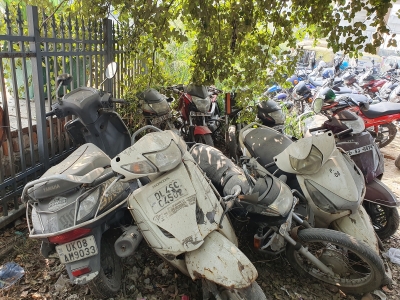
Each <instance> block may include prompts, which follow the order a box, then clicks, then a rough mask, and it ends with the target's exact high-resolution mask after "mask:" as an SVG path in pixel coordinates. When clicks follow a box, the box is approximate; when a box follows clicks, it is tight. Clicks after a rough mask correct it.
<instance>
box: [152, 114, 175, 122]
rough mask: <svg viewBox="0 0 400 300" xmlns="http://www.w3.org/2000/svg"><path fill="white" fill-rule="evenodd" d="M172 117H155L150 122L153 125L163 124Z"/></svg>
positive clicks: (167, 115) (168, 115)
mask: <svg viewBox="0 0 400 300" xmlns="http://www.w3.org/2000/svg"><path fill="white" fill-rule="evenodd" d="M170 117H171V116H170V114H166V115H163V116H161V117H155V118H153V119H151V120H150V122H151V124H153V125H155V124H159V123H161V122H162V121H165V120H168V119H169V118H170Z"/></svg>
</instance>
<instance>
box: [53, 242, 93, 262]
mask: <svg viewBox="0 0 400 300" xmlns="http://www.w3.org/2000/svg"><path fill="white" fill-rule="evenodd" d="M56 250H57V253H58V255H59V256H60V261H61V263H63V264H67V263H71V262H74V261H77V260H81V259H84V258H87V257H91V256H93V255H96V254H98V253H99V252H98V251H97V245H96V240H95V239H94V236H93V235H89V236H87V237H84V238H81V239H79V240H75V241H73V242H70V243H66V244H63V245H58V246H56Z"/></svg>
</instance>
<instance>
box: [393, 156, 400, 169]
mask: <svg viewBox="0 0 400 300" xmlns="http://www.w3.org/2000/svg"><path fill="white" fill-rule="evenodd" d="M394 165H395V166H396V167H397V168H399V169H400V155H399V156H397V158H396V160H395V161H394Z"/></svg>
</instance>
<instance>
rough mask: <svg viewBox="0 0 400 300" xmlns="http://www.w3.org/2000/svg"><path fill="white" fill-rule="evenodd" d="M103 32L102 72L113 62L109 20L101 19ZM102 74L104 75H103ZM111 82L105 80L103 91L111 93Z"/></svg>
mask: <svg viewBox="0 0 400 300" xmlns="http://www.w3.org/2000/svg"><path fill="white" fill-rule="evenodd" d="M103 32H104V42H105V45H104V51H105V54H104V70H105V68H106V67H107V65H108V64H109V63H110V62H112V61H114V40H113V32H112V21H111V20H110V19H103ZM103 74H104V73H103ZM112 83H113V80H106V81H105V82H104V90H105V91H108V92H112V90H113V86H112Z"/></svg>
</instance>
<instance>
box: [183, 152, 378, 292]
mask: <svg viewBox="0 0 400 300" xmlns="http://www.w3.org/2000/svg"><path fill="white" fill-rule="evenodd" d="M190 152H191V153H192V155H193V157H194V158H195V161H196V162H197V163H198V164H199V166H200V167H201V168H202V169H203V171H204V172H205V173H206V174H207V176H208V177H209V178H210V179H211V181H212V183H213V184H214V185H215V187H216V188H217V189H218V190H219V191H220V192H221V193H223V194H224V195H229V194H231V193H232V191H233V190H236V189H237V188H238V186H239V187H240V188H239V190H240V191H241V193H242V195H240V196H239V201H232V203H231V206H232V209H231V210H230V214H232V215H233V216H234V219H235V220H238V223H240V224H245V226H246V232H249V230H250V234H251V235H254V237H253V243H254V247H255V249H257V250H258V251H261V252H264V253H268V254H269V255H280V254H281V253H282V252H284V251H285V252H286V257H287V259H288V261H289V263H290V264H291V265H292V266H293V268H295V269H296V270H297V271H298V272H299V273H300V274H301V275H303V276H305V275H308V276H311V277H313V278H315V279H318V280H320V281H322V282H325V283H328V284H332V285H336V286H338V287H339V288H340V289H341V290H342V291H344V292H349V293H355V294H358V293H365V292H368V291H373V290H375V289H377V288H379V286H380V285H382V284H383V282H384V276H385V274H384V266H383V262H382V260H381V259H380V258H379V256H378V255H377V254H376V253H375V252H374V251H373V250H372V249H370V248H369V246H368V245H366V244H365V243H364V242H361V241H360V240H357V239H355V238H354V237H351V236H349V235H347V234H345V233H342V232H337V231H334V230H330V229H324V228H311V226H310V224H309V222H311V223H313V214H312V211H310V206H308V205H307V203H306V201H304V200H303V199H302V198H303V197H302V196H301V194H299V193H298V192H296V191H293V190H292V191H291V190H290V188H289V187H288V186H287V185H286V184H285V183H284V182H282V181H281V180H279V179H278V178H276V177H275V176H273V175H271V174H270V173H268V172H267V173H265V174H264V176H262V177H261V178H259V179H257V180H255V179H254V178H252V177H251V176H250V172H248V171H246V169H247V168H246V166H249V171H250V170H251V169H252V167H254V166H255V167H256V165H255V164H254V159H250V160H248V161H247V163H246V164H245V165H244V169H243V170H241V169H239V168H238V167H237V166H235V165H234V164H233V163H232V161H231V160H229V159H228V158H227V157H226V156H224V155H223V154H222V153H221V152H220V151H219V150H217V149H215V148H212V147H210V146H207V145H201V144H197V145H195V146H193V148H192V149H191V150H190ZM292 193H293V194H292ZM299 196H300V203H299V204H298V205H296V203H297V201H298V198H299ZM305 220H308V221H309V222H307V221H305ZM357 221H358V220H357ZM304 227H305V228H304ZM303 228H304V229H303Z"/></svg>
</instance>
